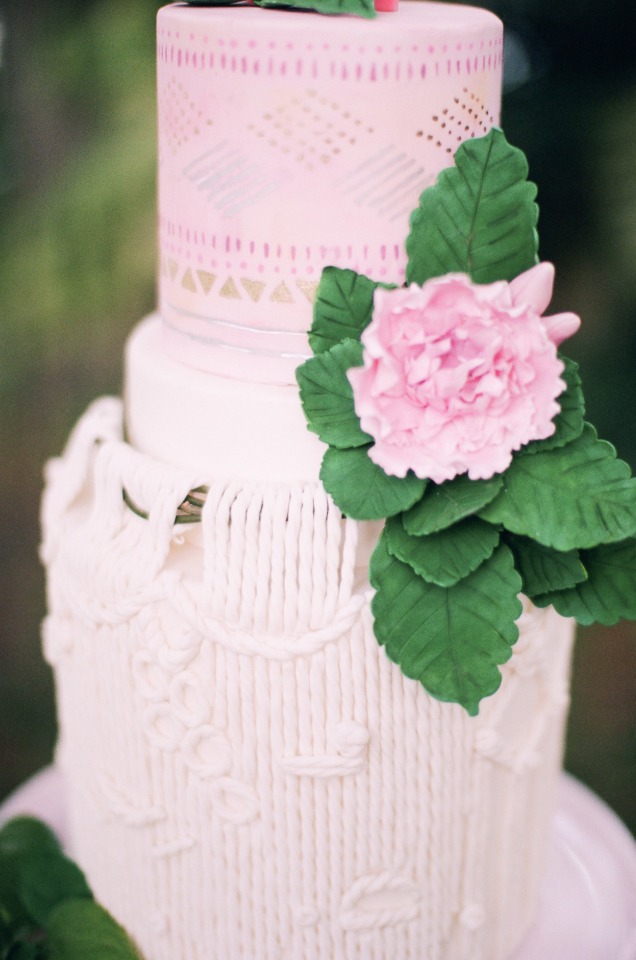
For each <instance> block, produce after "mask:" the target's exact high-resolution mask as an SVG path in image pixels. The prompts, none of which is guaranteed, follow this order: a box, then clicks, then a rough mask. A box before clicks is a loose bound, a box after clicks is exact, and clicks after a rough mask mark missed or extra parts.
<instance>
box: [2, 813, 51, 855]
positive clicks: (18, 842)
mask: <svg viewBox="0 0 636 960" xmlns="http://www.w3.org/2000/svg"><path fill="white" fill-rule="evenodd" d="M61 851H62V848H61V846H60V842H59V840H58V839H57V837H56V836H55V834H54V833H53V831H52V830H51V828H50V827H48V826H47V825H46V824H45V823H43V822H42V821H41V820H36V819H35V817H14V818H13V819H12V820H9V821H8V822H7V823H5V824H4V826H3V827H2V829H0V854H16V855H17V856H24V855H25V854H27V853H61Z"/></svg>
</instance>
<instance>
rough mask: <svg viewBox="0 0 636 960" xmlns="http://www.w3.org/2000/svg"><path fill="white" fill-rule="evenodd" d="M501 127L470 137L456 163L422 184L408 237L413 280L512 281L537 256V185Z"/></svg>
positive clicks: (408, 273)
mask: <svg viewBox="0 0 636 960" xmlns="http://www.w3.org/2000/svg"><path fill="white" fill-rule="evenodd" d="M527 176H528V164H527V161H526V158H525V156H524V154H523V153H522V151H521V150H517V149H516V148H515V147H511V146H510V144H509V143H508V142H507V140H506V138H505V136H504V134H503V132H502V131H501V130H499V129H492V130H491V131H490V132H489V133H488V134H487V135H486V136H485V137H481V138H479V139H474V140H467V141H465V142H464V143H463V144H462V145H461V146H460V147H459V149H458V150H457V153H456V154H455V166H454V167H450V168H449V169H447V170H443V171H442V173H441V174H440V175H439V177H438V179H437V183H436V184H435V186H433V187H429V188H428V189H427V190H425V191H424V193H423V194H422V196H421V198H420V205H419V208H418V209H417V210H416V211H415V212H414V213H413V214H412V215H411V232H410V234H409V237H408V240H407V242H406V250H407V254H408V258H409V262H408V266H407V269H406V279H407V282H408V283H419V284H422V283H424V281H425V280H429V279H431V277H440V276H443V275H444V274H446V273H467V274H468V275H469V276H470V277H471V279H472V280H473V281H474V282H475V283H493V282H494V281H496V280H513V279H514V278H515V277H517V276H518V275H519V274H520V273H523V272H524V271H525V270H529V269H530V267H532V266H534V265H535V264H536V263H537V250H538V239H537V230H536V226H537V220H538V216H539V210H538V207H537V205H536V203H535V202H534V200H535V197H536V194H537V189H536V187H535V185H534V184H533V183H530V182H528V180H527Z"/></svg>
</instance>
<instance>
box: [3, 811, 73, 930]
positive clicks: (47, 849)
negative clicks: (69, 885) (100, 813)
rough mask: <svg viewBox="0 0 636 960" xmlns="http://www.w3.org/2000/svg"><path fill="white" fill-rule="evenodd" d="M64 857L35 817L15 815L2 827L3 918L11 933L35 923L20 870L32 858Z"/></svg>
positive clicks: (45, 827)
mask: <svg viewBox="0 0 636 960" xmlns="http://www.w3.org/2000/svg"><path fill="white" fill-rule="evenodd" d="M41 856H51V857H62V856H63V854H62V850H61V847H60V844H59V842H58V840H57V837H56V836H55V834H54V833H53V831H52V830H50V828H49V827H48V826H46V824H44V823H42V822H41V821H40V820H36V819H35V818H33V817H15V818H14V819H12V820H9V821H8V822H7V823H6V824H5V825H4V826H3V827H2V829H0V921H1V922H4V924H5V926H6V928H7V930H8V931H9V934H10V935H11V936H13V934H14V933H15V932H16V931H18V930H19V929H20V928H23V927H24V928H29V927H32V926H33V925H34V924H35V922H36V921H35V918H34V917H33V915H32V914H31V912H30V910H29V908H28V907H27V905H26V903H25V902H24V899H23V896H22V893H23V890H22V880H21V871H22V869H23V867H24V865H25V864H26V863H28V861H29V860H30V859H32V858H37V857H41Z"/></svg>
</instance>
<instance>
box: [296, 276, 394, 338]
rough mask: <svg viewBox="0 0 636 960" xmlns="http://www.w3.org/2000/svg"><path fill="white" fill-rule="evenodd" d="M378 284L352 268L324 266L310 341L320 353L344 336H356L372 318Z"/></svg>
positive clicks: (358, 335) (357, 336) (358, 336)
mask: <svg viewBox="0 0 636 960" xmlns="http://www.w3.org/2000/svg"><path fill="white" fill-rule="evenodd" d="M377 286H379V285H378V284H377V283H375V282H374V281H373V280H369V278H368V277H365V276H364V275H363V274H361V273H356V272H355V270H341V269H340V268H339V267H325V269H324V270H323V271H322V276H321V278H320V284H319V285H318V290H317V292H316V301H315V303H314V319H313V323H312V326H311V330H310V331H309V343H310V346H311V349H312V350H313V351H314V353H316V354H317V353H323V352H324V351H325V350H330V349H331V347H333V346H335V345H336V344H337V343H341V342H342V341H343V340H359V339H360V334H361V333H362V331H363V330H364V328H365V327H366V326H367V325H368V324H369V321H370V320H371V314H372V312H373V295H374V293H375V290H376V287H377Z"/></svg>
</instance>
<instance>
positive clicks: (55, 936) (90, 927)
mask: <svg viewBox="0 0 636 960" xmlns="http://www.w3.org/2000/svg"><path fill="white" fill-rule="evenodd" d="M107 958H108V960H138V954H137V952H136V951H135V949H134V948H133V946H132V944H131V943H130V941H129V939H128V937H127V935H126V933H125V932H124V931H123V930H122V928H121V927H120V926H119V924H117V923H116V922H115V921H114V920H113V919H112V917H110V916H109V915H108V914H107V913H106V911H105V910H103V909H102V908H101V907H99V906H98V905H97V904H96V903H95V902H94V900H93V895H92V893H91V891H90V888H89V887H88V884H87V883H86V879H85V877H84V874H83V873H82V871H81V870H80V869H79V867H77V866H76V864H74V863H73V862H72V861H71V860H69V859H68V857H66V856H65V855H64V853H63V852H62V849H61V848H60V845H59V843H58V841H57V839H56V837H55V835H54V834H53V833H52V832H51V830H50V829H49V828H48V827H47V826H46V825H45V824H43V823H41V822H40V821H38V820H35V819H32V818H31V817H18V818H15V819H14V820H10V821H9V822H8V823H7V824H5V825H4V826H3V827H2V829H0V960H107Z"/></svg>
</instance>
